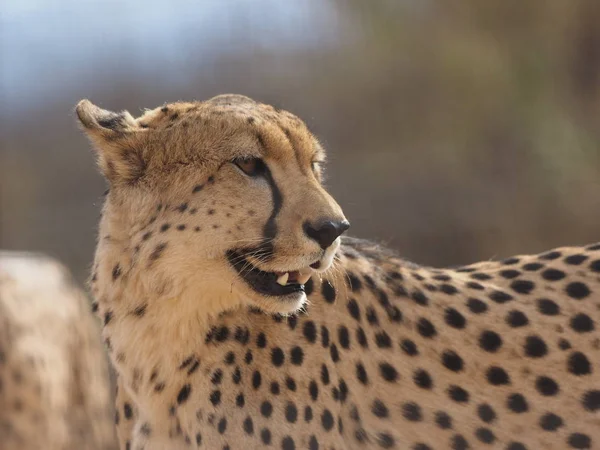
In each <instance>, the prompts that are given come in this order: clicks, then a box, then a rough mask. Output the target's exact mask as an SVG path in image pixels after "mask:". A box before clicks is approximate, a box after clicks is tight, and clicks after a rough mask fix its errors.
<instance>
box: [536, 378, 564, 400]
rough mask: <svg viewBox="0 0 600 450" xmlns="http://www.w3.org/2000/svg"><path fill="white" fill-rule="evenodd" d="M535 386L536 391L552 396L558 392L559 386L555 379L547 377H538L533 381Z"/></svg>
mask: <svg viewBox="0 0 600 450" xmlns="http://www.w3.org/2000/svg"><path fill="white" fill-rule="evenodd" d="M535 388H536V389H537V391H538V392H539V393H540V394H542V395H546V396H552V395H556V394H558V391H559V387H558V384H557V383H556V381H554V380H553V379H552V378H549V377H545V376H542V377H538V379H537V380H536V382H535Z"/></svg>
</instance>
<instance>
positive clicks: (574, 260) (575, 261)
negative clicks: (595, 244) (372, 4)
mask: <svg viewBox="0 0 600 450" xmlns="http://www.w3.org/2000/svg"><path fill="white" fill-rule="evenodd" d="M587 259H588V257H587V256H586V255H570V256H567V257H566V258H565V259H564V261H565V263H566V264H570V265H572V266H578V265H579V264H581V263H582V262H584V261H585V260H587Z"/></svg>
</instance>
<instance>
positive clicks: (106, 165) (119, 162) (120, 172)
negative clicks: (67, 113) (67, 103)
mask: <svg viewBox="0 0 600 450" xmlns="http://www.w3.org/2000/svg"><path fill="white" fill-rule="evenodd" d="M75 112H76V113H77V117H78V118H79V122H80V123H81V125H82V126H83V131H84V132H85V134H86V135H87V137H88V138H89V139H90V140H91V141H92V144H93V145H94V147H95V149H96V154H97V157H98V165H99V166H100V171H101V172H102V174H103V175H104V176H105V177H106V178H107V179H108V181H109V182H111V183H119V182H125V183H132V182H135V181H136V180H137V179H138V178H139V177H141V176H142V174H143V172H144V169H145V166H146V165H145V163H144V160H143V157H142V150H141V146H140V145H139V144H140V135H139V134H140V132H142V131H143V130H142V128H140V127H139V125H138V124H137V122H136V121H135V119H134V118H133V117H132V116H131V114H129V113H128V112H127V111H121V112H118V113H117V112H112V111H107V110H105V109H102V108H99V107H97V106H96V105H94V104H93V103H92V102H90V101H89V100H81V101H80V102H79V103H78V104H77V106H76V107H75Z"/></svg>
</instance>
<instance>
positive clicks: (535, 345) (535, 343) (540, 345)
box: [524, 335, 548, 358]
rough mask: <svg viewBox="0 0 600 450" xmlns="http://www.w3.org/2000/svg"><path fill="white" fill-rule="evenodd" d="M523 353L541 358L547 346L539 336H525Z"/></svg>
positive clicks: (544, 354)
mask: <svg viewBox="0 0 600 450" xmlns="http://www.w3.org/2000/svg"><path fill="white" fill-rule="evenodd" d="M524 350H525V355H526V356H529V357H530V358H541V357H543V356H546V354H547V353H548V346H547V345H546V343H545V342H544V340H543V339H542V338H540V337H539V336H535V335H532V336H527V338H526V339H525V348H524Z"/></svg>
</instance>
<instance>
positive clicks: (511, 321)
mask: <svg viewBox="0 0 600 450" xmlns="http://www.w3.org/2000/svg"><path fill="white" fill-rule="evenodd" d="M505 320H506V323H507V324H508V325H509V326H511V327H513V328H518V327H524V326H525V325H527V324H528V323H529V319H528V318H527V316H526V315H525V314H523V313H522V312H521V311H517V310H516V309H513V310H512V311H509V312H508V314H507V315H506V319H505Z"/></svg>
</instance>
